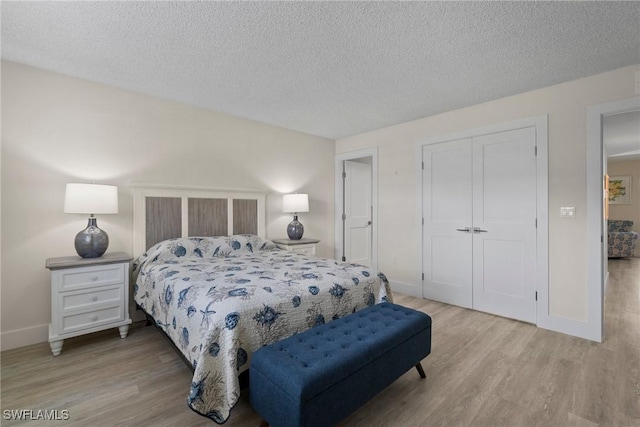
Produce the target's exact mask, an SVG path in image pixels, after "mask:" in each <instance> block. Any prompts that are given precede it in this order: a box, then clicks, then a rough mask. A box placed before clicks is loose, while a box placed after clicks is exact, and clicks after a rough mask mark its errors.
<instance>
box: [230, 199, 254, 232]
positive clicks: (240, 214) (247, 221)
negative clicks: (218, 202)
mask: <svg viewBox="0 0 640 427" xmlns="http://www.w3.org/2000/svg"><path fill="white" fill-rule="evenodd" d="M233 234H258V201H257V200H251V199H233Z"/></svg>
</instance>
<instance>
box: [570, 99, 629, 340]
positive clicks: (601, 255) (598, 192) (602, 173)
mask: <svg viewBox="0 0 640 427" xmlns="http://www.w3.org/2000/svg"><path fill="white" fill-rule="evenodd" d="M639 110H640V96H635V97H632V98H627V99H623V100H620V101H614V102H609V103H605V104H599V105H594V106H592V107H589V108H588V109H587V258H588V259H587V266H588V270H587V280H588V312H587V324H586V328H585V330H584V331H581V332H582V334H580V335H578V336H582V337H584V338H587V339H591V340H593V341H598V342H602V341H603V340H604V292H605V286H606V274H607V261H606V257H607V220H606V219H605V212H604V210H605V204H604V203H603V200H604V195H605V179H606V178H605V177H606V175H607V166H606V164H607V163H606V162H607V154H606V152H605V150H606V147H605V144H604V142H603V130H604V121H605V118H607V117H611V116H614V115H618V114H621V113H627V112H631V111H639Z"/></svg>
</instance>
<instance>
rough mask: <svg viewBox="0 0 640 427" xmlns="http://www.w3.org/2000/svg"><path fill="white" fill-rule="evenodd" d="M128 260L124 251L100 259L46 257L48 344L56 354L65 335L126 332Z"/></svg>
mask: <svg viewBox="0 0 640 427" xmlns="http://www.w3.org/2000/svg"><path fill="white" fill-rule="evenodd" d="M129 261H131V257H130V256H129V255H128V254H126V253H124V252H113V253H106V254H104V255H103V256H101V257H100V258H80V257H79V256H68V257H60V258H49V259H47V262H46V264H45V267H46V268H48V269H49V270H51V323H50V324H49V345H50V346H51V352H52V353H53V355H54V356H57V355H59V354H60V352H61V351H62V344H63V343H64V340H65V339H66V338H71V337H75V336H78V335H84V334H88V333H91V332H97V331H101V330H103V329H109V328H118V329H119V330H120V336H121V337H122V338H125V337H126V336H127V333H128V332H129V325H130V324H131V319H130V318H129Z"/></svg>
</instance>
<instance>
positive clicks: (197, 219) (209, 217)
mask: <svg viewBox="0 0 640 427" xmlns="http://www.w3.org/2000/svg"><path fill="white" fill-rule="evenodd" d="M187 204H188V209H189V223H188V227H189V236H203V237H208V236H226V235H227V234H229V233H228V231H227V217H228V212H227V199H200V198H194V197H190V198H189V201H188V203H187Z"/></svg>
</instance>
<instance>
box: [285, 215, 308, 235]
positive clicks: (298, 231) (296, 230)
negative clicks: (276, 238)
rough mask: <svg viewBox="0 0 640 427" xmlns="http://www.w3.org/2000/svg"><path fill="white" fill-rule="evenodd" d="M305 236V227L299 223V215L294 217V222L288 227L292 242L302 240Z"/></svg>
mask: <svg viewBox="0 0 640 427" xmlns="http://www.w3.org/2000/svg"><path fill="white" fill-rule="evenodd" d="M303 234H304V226H303V225H302V223H301V222H300V221H298V215H294V216H293V221H291V222H290V223H289V225H288V226H287V235H288V236H289V239H291V240H300V239H302V235H303Z"/></svg>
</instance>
